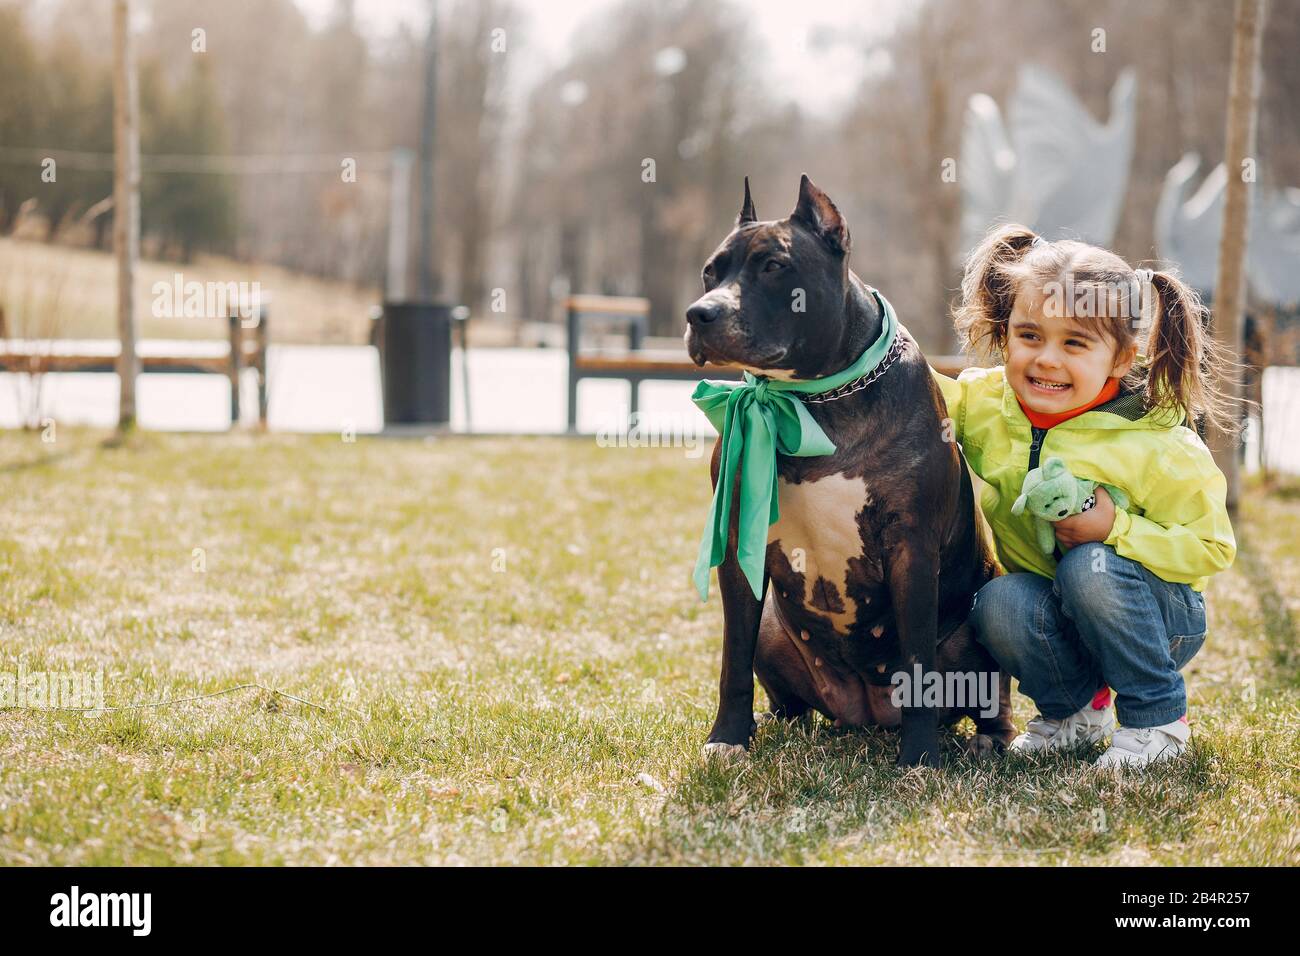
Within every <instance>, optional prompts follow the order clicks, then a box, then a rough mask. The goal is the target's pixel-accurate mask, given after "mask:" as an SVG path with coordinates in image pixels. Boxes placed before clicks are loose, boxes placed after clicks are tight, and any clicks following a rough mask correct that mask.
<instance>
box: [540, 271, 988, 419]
mask: <svg viewBox="0 0 1300 956" xmlns="http://www.w3.org/2000/svg"><path fill="white" fill-rule="evenodd" d="M564 307H565V314H566V316H567V319H568V322H567V324H568V329H567V343H568V353H569V418H568V425H569V431H570V432H576V431H577V422H578V382H579V381H580V380H581V379H584V378H617V379H622V380H624V381H626V382H629V383H630V384H631V386H632V397H631V401H630V403H629V404H630V407H629V409H628V411H629V413H630V414H632V415H635V414H636V412H637V408H638V406H639V404H640V402H639V399H640V386H641V383H642V382H644V381H647V380H650V381H657V380H678V381H683V380H684V381H698V380H700V379H704V378H715V379H731V380H738V379H739V378H740V377H741V375H742V370H741V369H740V367H739V366H736V365H712V364H710V365H705V366H704V367H703V368H701V367H700V366H698V365H696V364H695V363H694V362H692V361H691V358H690V356H688V355H687V354H686V352H685V350H677V349H668V350H657V349H644V348H642V347H641V343H642V342H643V341H644V339H645V331H646V325H647V323H648V320H649V315H650V301H649V300H648V299H642V298H633V297H624V296H605V295H574V296H570V297H569V298H568V299H567V300H565V304H564ZM592 318H601V319H606V320H613V321H615V322H619V323H624V324H626V325H627V327H628V347H627V349H624V350H619V351H611V350H596V351H590V350H588V351H583V350H582V349H581V347H580V344H581V342H580V340H581V335H582V325H583V322H584V321H586V320H587V319H592ZM927 359H928V361H929V362H930V365H931V366H932V367H933V368H934V369H935V370H936V371H939V372H942V373H943V374H944V375H951V376H956V375H957V374H958V373H960V372H961V370H962V369H964V368H966V367H967V366H968V365H970V364H971V363H970V360H969V359H967V358H966V356H964V355H933V356H927Z"/></svg>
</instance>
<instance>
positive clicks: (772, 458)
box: [691, 289, 898, 601]
mask: <svg viewBox="0 0 1300 956" xmlns="http://www.w3.org/2000/svg"><path fill="white" fill-rule="evenodd" d="M871 294H872V295H874V296H875V297H876V302H877V303H878V304H879V306H880V313H881V316H882V328H881V330H880V337H879V338H878V339H876V341H875V342H873V343H872V344H871V345H870V346H869V347H868V348H867V350H866V351H865V352H863V353H862V355H860V356H859V357H858V360H857V361H856V362H854V363H853V364H852V365H850V366H849V367H848V368H846V369H844V370H843V371H840V372H836V373H835V374H834V375H828V376H826V377H825V378H816V379H808V380H802V381H801V380H795V381H787V382H783V381H779V380H776V379H769V378H766V377H756V376H754V375H751V374H750V373H749V372H746V373H745V379H744V381H743V382H719V381H714V380H711V379H705V380H704V381H702V382H700V384H698V385H697V386H695V391H694V393H692V395H691V401H693V402H694V403H695V404H696V406H698V407H699V409H700V411H702V412H704V414H705V415H706V416H707V417H708V419H709V422H710V423H711V424H712V425H713V427H714V428H716V429H717V430H718V432H719V433H720V434H721V435H722V460H721V462H720V463H719V469H718V484H717V487H716V488H714V490H713V504H712V505H711V506H710V508H709V518H708V521H707V523H706V524H705V526H704V536H703V538H701V540H700V554H699V557H698V558H697V559H696V562H695V573H694V575H693V578H694V581H695V588H696V590H697V591H699V592H700V600H701V601H707V600H708V599H709V569H710V568H716V567H717V566H718V565H719V564H721V563H722V561H723V558H724V557H725V555H726V551H727V528H728V526H729V524H730V521H731V508H732V501H731V498H732V495H731V487H732V485H733V484H734V483H735V479H736V468H737V466H739V467H740V474H741V478H740V526H739V534H740V537H739V540H738V541H737V545H736V552H737V557H738V558H739V560H740V569H741V571H743V572H744V574H745V579H746V580H747V581H749V586H750V587H751V588H752V589H753V591H754V597H756V598H759V599H761V598H762V589H763V563H764V560H765V557H766V554H767V529H768V527H769V526H771V525H773V524H775V523H776V521H777V519H779V518H780V517H781V509H780V507H779V505H778V503H777V494H776V456H777V455H778V454H779V455H792V456H795V457H798V458H806V457H811V456H813V455H830V454H834V452H835V445H834V444H833V443H832V442H831V440H830V439H829V438H827V437H826V433H825V432H824V431H822V429H821V426H820V425H818V424H817V422H816V421H814V420H813V417H812V415H811V414H809V412H808V409H807V408H805V407H804V403H803V402H801V401H800V400H799V397H798V396H799V395H819V394H821V393H823V392H829V391H831V390H832V389H835V388H839V387H840V386H841V385H844V384H846V383H848V382H851V381H853V380H854V379H857V378H861V377H862V376H863V375H868V374H870V373H871V372H872V371H874V370H875V369H876V367H877V366H879V365H880V363H881V361H882V360H883V359H884V357H885V355H886V354H887V353H888V352H889V349H890V346H892V345H893V344H894V337H895V336H896V335H897V333H898V319H897V317H896V316H895V315H894V309H893V306H891V305H890V304H889V302H888V301H887V300H886V299H885V297H884V296H882V295H881V294H880V293H879V292H877V291H876V290H875V289H872V290H871Z"/></svg>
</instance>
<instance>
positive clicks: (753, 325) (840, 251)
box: [686, 176, 850, 379]
mask: <svg viewBox="0 0 1300 956" xmlns="http://www.w3.org/2000/svg"><path fill="white" fill-rule="evenodd" d="M849 248H850V242H849V227H848V224H847V223H846V222H845V221H844V217H843V216H841V215H840V212H839V210H838V209H836V208H835V204H834V203H833V202H831V200H830V197H829V196H827V195H826V194H825V193H824V192H822V191H821V190H820V189H818V188H817V187H816V186H814V185H813V183H812V180H810V179H809V178H808V177H807V176H804V177H802V178H801V179H800V181H799V201H798V202H797V203H796V204H795V207H794V211H793V212H791V213H790V215H789V217H787V218H785V219H778V220H769V221H766V222H760V221H759V219H758V215H757V213H756V212H755V210H754V201H753V200H752V199H751V198H750V195H749V179H748V178H746V179H745V202H744V205H743V206H742V207H741V210H740V215H739V216H737V217H736V227H735V229H733V230H732V232H731V235H729V236H727V238H726V239H724V240H723V242H722V245H720V246H718V248H717V249H716V250H715V251H714V253H713V254H712V255H711V256H709V258H708V261H707V262H706V263H705V264H704V271H703V273H702V278H703V279H704V295H702V296H700V297H699V298H698V299H696V300H695V302H694V303H693V304H692V305H691V307H690V308H689V309H687V310H686V349H687V351H688V352H689V353H690V356H691V358H692V359H693V360H694V361H695V364H697V365H704V364H705V363H706V362H714V363H717V364H727V363H734V364H737V365H742V366H744V367H746V368H748V369H749V370H750V371H752V372H754V373H756V374H763V375H767V376H770V377H772V378H785V379H789V378H809V377H813V376H814V375H815V374H816V370H819V369H822V368H824V366H825V364H826V360H827V358H833V357H834V356H832V355H830V353H832V352H834V351H835V350H836V349H837V348H839V346H840V343H841V342H842V341H843V337H844V328H845V323H846V321H847V315H846V312H847V309H846V305H845V303H846V299H847V294H848V288H849Z"/></svg>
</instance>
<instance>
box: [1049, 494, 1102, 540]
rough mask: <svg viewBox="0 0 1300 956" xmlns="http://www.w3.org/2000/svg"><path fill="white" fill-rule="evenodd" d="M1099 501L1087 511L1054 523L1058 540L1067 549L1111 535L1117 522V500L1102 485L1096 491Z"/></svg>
mask: <svg viewBox="0 0 1300 956" xmlns="http://www.w3.org/2000/svg"><path fill="white" fill-rule="evenodd" d="M1094 494H1095V495H1096V496H1097V503H1096V504H1095V505H1093V506H1092V507H1091V508H1089V509H1088V510H1087V511H1082V512H1080V513H1079V514H1077V515H1070V517H1068V518H1062V519H1061V520H1060V521H1057V522H1056V523H1055V524H1053V526H1052V527H1053V528H1054V529H1055V531H1056V540H1057V541H1059V542H1060V543H1061V547H1062V548H1064V549H1065V550H1067V551H1068V550H1069V549H1070V548H1073V547H1074V546H1075V545H1076V544H1083V543H1084V542H1085V541H1105V540H1106V539H1107V538H1108V537H1110V529H1111V528H1112V527H1113V526H1114V524H1115V502H1113V501H1111V500H1110V495H1108V494H1107V493H1106V489H1105V488H1103V487H1102V486H1101V485H1098V486H1097V490H1096V491H1095V492H1094Z"/></svg>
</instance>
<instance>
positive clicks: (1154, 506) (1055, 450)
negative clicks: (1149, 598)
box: [934, 367, 1237, 591]
mask: <svg viewBox="0 0 1300 956" xmlns="http://www.w3.org/2000/svg"><path fill="white" fill-rule="evenodd" d="M934 378H935V380H936V381H937V382H938V383H939V387H940V388H941V389H942V391H943V397H944V400H945V401H946V402H947V403H948V415H949V417H950V418H951V419H952V424H953V427H954V428H955V436H954V437H955V438H956V440H957V441H958V442H960V443H961V446H962V451H963V453H964V454H965V456H966V461H967V462H968V463H969V464H970V467H971V470H972V471H974V472H975V474H977V475H979V477H980V478H981V479H983V481H984V482H985V485H984V488H983V489H982V491H981V492H980V507H981V509H982V510H983V512H984V517H985V518H987V519H988V522H989V525H990V526H991V527H992V530H993V536H994V539H995V541H996V544H997V553H998V559H999V561H1001V563H1002V566H1003V567H1004V568H1005V569H1006V570H1008V571H1033V572H1036V573H1038V574H1041V575H1043V576H1045V577H1049V578H1050V577H1054V576H1055V574H1056V559H1055V557H1054V556H1053V555H1045V554H1043V553H1042V552H1041V551H1039V550H1038V546H1037V544H1036V542H1035V538H1034V527H1033V519H1032V518H1031V517H1030V515H1028V514H1021V515H1013V514H1012V513H1011V505H1012V503H1013V502H1014V501H1015V500H1016V496H1018V495H1019V494H1020V487H1021V485H1022V484H1023V483H1024V480H1025V474H1026V473H1027V472H1028V471H1029V470H1030V469H1031V468H1034V467H1037V466H1038V464H1039V459H1040V458H1041V459H1042V460H1044V461H1045V460H1046V459H1047V458H1048V457H1049V456H1053V455H1054V456H1056V457H1059V458H1061V459H1063V460H1064V461H1065V464H1066V466H1067V467H1068V468H1069V469H1070V472H1071V473H1072V474H1073V475H1075V477H1078V478H1089V479H1092V480H1093V481H1102V482H1106V483H1107V484H1111V485H1116V486H1118V487H1120V488H1123V489H1124V490H1125V491H1126V492H1128V495H1129V498H1130V499H1131V501H1132V503H1131V504H1130V506H1129V507H1128V509H1120V508H1116V510H1115V525H1114V527H1112V528H1111V532H1110V536H1109V537H1108V538H1106V540H1105V544H1108V545H1110V546H1111V547H1113V548H1114V549H1115V551H1116V553H1117V554H1119V555H1121V556H1123V557H1126V558H1130V559H1132V560H1134V561H1138V562H1140V563H1141V564H1143V565H1144V566H1145V567H1146V568H1147V569H1148V570H1149V571H1151V572H1152V573H1154V574H1156V575H1158V576H1159V577H1161V578H1163V579H1164V580H1166V581H1174V582H1179V583H1184V584H1190V585H1191V586H1192V587H1193V588H1195V589H1196V590H1198V591H1200V590H1204V588H1205V583H1206V581H1207V580H1209V577H1210V575H1212V574H1215V573H1216V572H1219V571H1222V570H1223V569H1224V568H1226V567H1228V566H1229V565H1230V564H1232V559H1233V558H1234V557H1235V556H1236V553H1237V542H1236V540H1235V538H1234V537H1233V534H1232V524H1231V522H1230V521H1229V520H1228V511H1227V507H1226V506H1225V498H1226V494H1227V482H1226V481H1225V479H1224V477H1223V473H1222V472H1221V471H1219V469H1218V467H1216V466H1215V464H1214V459H1213V458H1212V457H1211V456H1210V452H1209V449H1207V448H1206V447H1205V444H1204V443H1203V442H1202V441H1201V440H1200V438H1199V437H1197V435H1196V433H1195V432H1194V431H1192V430H1191V429H1189V428H1186V427H1184V426H1183V425H1175V426H1172V427H1171V426H1170V425H1169V424H1168V420H1167V419H1165V420H1164V423H1161V422H1159V421H1156V420H1155V419H1154V416H1153V415H1151V414H1148V413H1147V411H1146V409H1145V407H1144V405H1143V402H1142V398H1141V396H1140V395H1138V394H1134V393H1130V392H1123V391H1121V393H1120V394H1119V396H1118V397H1117V398H1115V399H1113V400H1111V401H1109V402H1106V403H1104V404H1102V405H1098V406H1097V407H1096V408H1094V409H1091V410H1090V411H1086V412H1084V413H1083V414H1081V415H1076V416H1075V417H1074V418H1071V419H1067V420H1066V421H1063V422H1061V423H1060V424H1059V425H1056V426H1055V427H1053V428H1050V429H1043V428H1033V427H1031V425H1030V423H1029V419H1027V418H1026V417H1025V413H1024V412H1023V411H1022V410H1021V408H1020V403H1019V402H1017V401H1016V396H1015V392H1013V391H1012V389H1011V387H1010V386H1009V385H1007V382H1006V378H1005V377H1004V374H1003V370H1002V368H1000V367H999V368H968V369H966V370H965V371H963V372H962V373H961V375H960V377H958V378H956V379H951V378H948V377H947V376H946V375H940V374H939V373H938V372H935V373H934Z"/></svg>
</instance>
